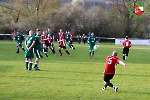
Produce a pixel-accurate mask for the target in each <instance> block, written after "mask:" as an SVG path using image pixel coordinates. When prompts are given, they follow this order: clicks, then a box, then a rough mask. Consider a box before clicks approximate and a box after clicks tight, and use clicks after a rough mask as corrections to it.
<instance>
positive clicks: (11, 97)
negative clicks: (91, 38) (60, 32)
mask: <svg viewBox="0 0 150 100" xmlns="http://www.w3.org/2000/svg"><path fill="white" fill-rule="evenodd" d="M74 46H75V47H76V50H70V49H69V48H68V47H67V49H68V50H69V52H70V53H71V57H68V55H67V54H66V53H65V52H64V51H63V50H62V53H63V56H62V57H59V56H58V54H59V53H58V50H57V47H58V43H55V48H56V53H57V56H54V55H53V54H52V52H51V51H49V57H48V58H47V57H45V56H44V55H43V56H44V58H43V59H41V60H40V62H39V67H40V68H41V70H40V71H34V70H32V71H25V66H24V60H25V58H24V57H23V51H22V50H20V53H19V54H16V53H15V52H16V42H15V41H14V42H13V41H0V100H148V99H149V98H150V84H149V83H150V78H149V77H150V74H149V70H150V67H149V66H150V62H149V59H150V57H149V55H150V47H148V46H132V48H131V50H130V54H129V57H128V59H127V60H126V61H125V63H126V64H127V68H126V69H125V68H124V67H123V66H122V65H117V69H116V75H115V77H114V79H113V80H112V81H111V82H112V83H113V84H114V85H116V86H118V87H119V90H118V92H117V93H116V92H114V90H113V89H112V88H110V87H108V88H107V90H105V91H102V90H101V88H102V87H103V85H104V82H103V70H104V66H105V58H106V56H107V55H110V54H111V53H112V51H113V50H116V51H118V56H119V57H120V58H121V59H122V47H121V46H115V45H114V44H111V43H110V44H107V43H100V45H99V46H100V49H99V51H95V55H94V60H91V59H89V58H88V44H78V43H75V44H74ZM34 59H35V58H34Z"/></svg>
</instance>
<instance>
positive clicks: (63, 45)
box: [58, 32, 71, 56]
mask: <svg viewBox="0 0 150 100" xmlns="http://www.w3.org/2000/svg"><path fill="white" fill-rule="evenodd" d="M58 42H59V47H58V50H59V53H60V55H59V56H62V52H61V48H63V49H64V51H65V52H66V53H67V54H68V56H71V54H70V53H69V52H68V50H67V49H66V41H65V37H64V34H63V32H59V41H58Z"/></svg>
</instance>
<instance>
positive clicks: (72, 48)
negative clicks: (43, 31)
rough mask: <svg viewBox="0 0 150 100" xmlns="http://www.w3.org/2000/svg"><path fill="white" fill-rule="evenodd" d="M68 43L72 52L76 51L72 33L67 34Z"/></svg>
mask: <svg viewBox="0 0 150 100" xmlns="http://www.w3.org/2000/svg"><path fill="white" fill-rule="evenodd" d="M66 41H67V44H68V46H69V47H70V50H74V49H75V47H74V45H73V43H72V39H71V33H70V32H69V31H67V32H66Z"/></svg>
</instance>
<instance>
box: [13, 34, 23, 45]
mask: <svg viewBox="0 0 150 100" xmlns="http://www.w3.org/2000/svg"><path fill="white" fill-rule="evenodd" d="M15 39H16V40H17V42H18V43H22V41H23V35H21V34H16V35H15Z"/></svg>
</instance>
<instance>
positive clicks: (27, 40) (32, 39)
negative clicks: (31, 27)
mask: <svg viewBox="0 0 150 100" xmlns="http://www.w3.org/2000/svg"><path fill="white" fill-rule="evenodd" d="M33 41H35V37H34V36H29V37H27V38H26V40H25V43H26V45H27V47H30V46H31V45H32V43H33Z"/></svg>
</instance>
